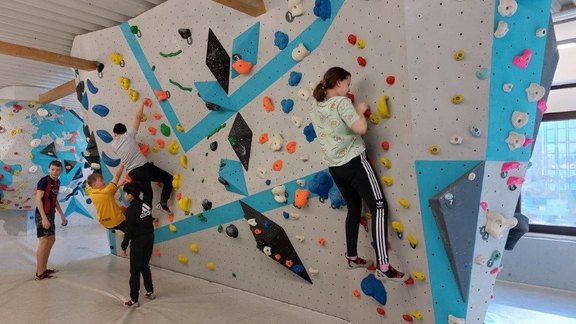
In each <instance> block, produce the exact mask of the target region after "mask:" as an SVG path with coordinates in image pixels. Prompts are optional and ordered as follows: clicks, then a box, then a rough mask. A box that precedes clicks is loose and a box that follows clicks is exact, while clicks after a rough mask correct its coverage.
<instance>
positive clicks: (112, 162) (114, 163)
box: [102, 151, 120, 168]
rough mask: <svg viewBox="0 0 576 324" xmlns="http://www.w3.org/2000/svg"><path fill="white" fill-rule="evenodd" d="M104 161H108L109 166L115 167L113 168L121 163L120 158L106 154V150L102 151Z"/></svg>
mask: <svg viewBox="0 0 576 324" xmlns="http://www.w3.org/2000/svg"><path fill="white" fill-rule="evenodd" d="M102 161H104V163H106V165H107V166H109V167H113V168H115V167H117V166H118V165H120V159H113V158H111V157H109V156H108V155H106V152H104V151H102Z"/></svg>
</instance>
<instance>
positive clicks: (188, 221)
mask: <svg viewBox="0 0 576 324" xmlns="http://www.w3.org/2000/svg"><path fill="white" fill-rule="evenodd" d="M323 171H327V170H323ZM318 172H322V170H321V171H318ZM315 174H316V173H313V174H310V175H307V176H305V177H300V179H304V180H306V183H308V182H309V181H310V180H312V178H314V175H315ZM284 185H285V186H286V192H288V193H289V196H288V202H287V203H286V204H279V203H277V202H276V201H275V200H274V195H272V191H271V190H270V189H266V190H263V191H261V192H259V193H256V194H253V195H251V196H249V197H246V198H244V199H241V200H236V201H233V202H230V203H228V204H225V205H222V206H220V207H217V208H213V209H211V210H208V211H205V212H204V216H206V218H207V219H208V221H207V222H201V221H199V220H198V217H197V215H194V216H191V217H188V218H185V219H182V220H179V221H177V222H174V225H175V226H176V232H174V233H172V232H170V230H169V228H168V226H162V227H158V228H157V229H156V231H155V232H154V235H155V237H156V239H155V241H154V242H155V243H162V242H164V241H170V240H173V239H176V238H178V237H181V236H186V235H188V234H190V233H194V232H199V231H202V230H205V229H208V228H212V227H215V226H218V225H221V224H224V223H228V222H233V221H236V220H239V219H241V218H243V217H244V212H243V211H242V207H241V206H240V201H242V202H244V203H246V204H248V205H250V206H251V207H253V208H254V209H256V210H257V211H259V212H261V213H265V212H267V211H271V210H274V209H278V208H287V207H288V208H293V207H291V206H290V205H291V204H292V203H293V202H294V192H295V191H296V189H300V188H301V187H300V186H299V185H298V184H297V183H296V181H291V182H288V183H285V184H284ZM316 196H317V195H315V194H312V193H310V199H312V198H314V197H316ZM326 208H330V205H328V203H326Z"/></svg>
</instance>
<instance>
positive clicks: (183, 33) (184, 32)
mask: <svg viewBox="0 0 576 324" xmlns="http://www.w3.org/2000/svg"><path fill="white" fill-rule="evenodd" d="M178 34H180V37H182V38H184V39H185V40H186V43H188V45H192V32H191V31H190V29H188V28H180V29H178Z"/></svg>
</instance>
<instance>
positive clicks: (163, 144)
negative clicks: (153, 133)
mask: <svg viewBox="0 0 576 324" xmlns="http://www.w3.org/2000/svg"><path fill="white" fill-rule="evenodd" d="M156 144H158V147H160V148H161V149H163V148H164V146H166V142H165V141H164V140H163V139H161V138H159V139H157V140H156Z"/></svg>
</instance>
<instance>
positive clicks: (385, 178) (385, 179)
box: [381, 176, 394, 187]
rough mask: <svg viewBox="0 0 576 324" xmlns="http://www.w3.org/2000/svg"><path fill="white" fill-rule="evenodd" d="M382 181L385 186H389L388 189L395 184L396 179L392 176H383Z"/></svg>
mask: <svg viewBox="0 0 576 324" xmlns="http://www.w3.org/2000/svg"><path fill="white" fill-rule="evenodd" d="M381 179H382V182H384V184H385V185H387V186H388V187H390V186H391V185H392V184H394V178H392V177H391V176H382V177H381Z"/></svg>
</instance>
